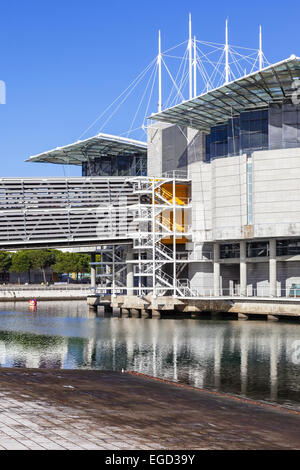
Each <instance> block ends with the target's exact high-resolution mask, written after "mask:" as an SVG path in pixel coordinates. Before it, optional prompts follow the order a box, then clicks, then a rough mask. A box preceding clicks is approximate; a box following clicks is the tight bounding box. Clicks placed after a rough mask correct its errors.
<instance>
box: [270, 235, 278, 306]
mask: <svg viewBox="0 0 300 470" xmlns="http://www.w3.org/2000/svg"><path fill="white" fill-rule="evenodd" d="M269 246H270V261H269V283H270V296H271V297H277V260H276V255H277V253H276V239H274V238H272V239H271V240H270V241H269Z"/></svg>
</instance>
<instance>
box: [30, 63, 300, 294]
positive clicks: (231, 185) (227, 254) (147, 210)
mask: <svg viewBox="0 0 300 470" xmlns="http://www.w3.org/2000/svg"><path fill="white" fill-rule="evenodd" d="M299 85H300V59H299V58H297V57H295V56H291V57H290V58H289V59H287V60H284V61H282V62H279V63H277V64H275V65H272V66H269V67H267V68H262V69H260V70H259V71H256V72H253V73H251V74H250V75H246V76H244V77H242V78H239V79H237V80H235V81H232V82H228V83H226V84H225V85H223V86H221V87H219V88H217V89H214V90H211V91H208V92H206V93H205V94H202V95H200V96H198V97H195V98H192V99H189V100H188V101H184V102H183V103H181V104H179V105H176V106H174V107H172V108H169V109H165V110H162V111H161V112H159V113H157V114H154V115H152V116H151V118H150V124H149V127H148V142H147V144H145V143H143V142H138V141H133V140H130V139H124V138H120V137H115V136H108V135H104V134H100V135H98V136H96V137H93V138H91V139H88V140H86V141H80V142H76V143H74V144H72V145H69V146H66V147H62V148H58V149H55V150H52V151H49V152H46V153H43V154H41V155H38V156H34V157H31V158H30V159H29V161H30V162H48V163H49V162H51V163H56V164H70V165H81V166H82V175H83V177H85V178H86V177H88V178H90V179H89V180H88V181H89V182H91V184H93V182H95V183H96V182H97V184H100V183H101V184H104V182H106V183H105V184H106V186H105V187H106V188H107V187H108V186H107V181H109V187H110V188H111V187H114V188H115V189H114V191H115V193H114V194H115V196H114V197H115V198H114V201H115V204H113V207H114V208H116V207H119V208H120V207H121V209H120V211H121V212H120V213H118V215H117V216H116V217H115V219H114V221H115V225H116V226H115V229H116V230H117V232H118V230H119V229H118V227H119V224H120V223H121V220H122V221H123V223H124V227H123V226H122V227H123V228H124V230H123V229H122V230H121V233H119V232H118V234H117V235H116V233H115V232H114V231H111V228H109V227H108V228H107V227H106V230H104V232H103V233H102V232H101V230H100V232H99V230H98V232H97V234H98V239H97V240H98V241H97V247H98V248H97V251H98V252H101V253H102V254H103V256H102V261H101V265H100V266H98V267H97V263H93V264H92V266H93V269H94V268H96V267H97V269H98V277H99V280H100V281H99V282H100V286H99V289H100V290H101V289H102V291H105V290H107V289H108V288H109V289H110V291H111V292H112V293H113V294H115V295H117V294H118V293H119V292H122V293H123V292H124V291H126V290H127V292H128V293H135V294H137V295H142V294H143V293H145V292H152V293H153V294H154V295H174V296H185V297H193V296H206V295H212V293H213V295H216V296H219V295H242V296H247V295H248V296H274V297H275V296H279V297H280V296H289V295H290V291H291V288H292V286H293V285H294V284H296V285H297V284H300V92H299V90H300V86H299ZM124 185H125V186H126V188H127V191H129V193H130V194H128V197H127V196H126V198H125V199H124V190H123V189H124ZM100 186H101V185H100ZM103 187H104V186H103ZM98 191H100V189H99V186H98ZM103 191H104V192H102V193H101V194H102V200H101V201H102V202H101V204H102V206H103V205H104V206H105V205H106V206H108V207H112V206H111V205H109V201H108V200H109V198H110V197H111V189H106V190H103ZM101 204H100V206H101ZM110 204H111V203H110ZM122 211H123V212H122ZM124 211H125V212H126V215H125V216H124ZM121 213H122V214H123V215H120V214H121ZM124 217H125V218H124ZM106 218H107V215H106ZM100 219H101V217H100ZM89 227H90V228H89ZM98 228H99V224H98ZM89 230H94V228H93V227H92V225H91V222H90V225H88V226H87V229H86V233H85V235H84V236H83V237H82V241H83V242H84V241H86V240H87V239H88V231H89ZM99 233H100V235H99ZM109 234H111V236H109ZM94 239H95V237H94ZM118 241H121V242H122V243H120V244H118ZM91 244H92V243H91ZM126 266H127V268H126ZM95 275H96V273H94V282H95Z"/></svg>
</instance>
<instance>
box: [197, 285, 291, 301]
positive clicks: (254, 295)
mask: <svg viewBox="0 0 300 470" xmlns="http://www.w3.org/2000/svg"><path fill="white" fill-rule="evenodd" d="M190 291H191V293H192V295H191V296H189V297H197V298H201V297H205V298H218V299H220V298H234V297H238V298H245V299H266V298H268V299H299V300H300V289H296V288H293V287H292V286H291V287H290V288H288V289H278V291H277V293H276V295H274V293H272V292H271V289H270V288H269V287H260V288H258V289H252V288H248V290H247V292H242V291H241V290H240V289H220V291H218V292H216V291H215V290H214V289H205V288H203V287H194V286H191V287H190Z"/></svg>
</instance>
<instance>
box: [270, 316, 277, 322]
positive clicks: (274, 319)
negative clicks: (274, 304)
mask: <svg viewBox="0 0 300 470" xmlns="http://www.w3.org/2000/svg"><path fill="white" fill-rule="evenodd" d="M268 321H274V322H277V321H279V317H276V316H274V315H268Z"/></svg>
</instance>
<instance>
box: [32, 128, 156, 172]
mask: <svg viewBox="0 0 300 470" xmlns="http://www.w3.org/2000/svg"><path fill="white" fill-rule="evenodd" d="M146 153H147V144H146V143H145V142H140V141H138V140H132V139H127V138H123V137H118V136H114V135H108V134H98V135H96V136H95V137H91V138H90V139H87V140H79V141H77V142H74V143H73V144H70V145H66V146H65V147H57V148H56V149H53V150H49V151H48V152H44V153H40V154H39V155H34V156H32V157H30V158H29V160H26V161H27V162H42V163H60V164H64V165H66V164H68V165H81V164H82V163H83V162H86V161H88V159H89V160H90V159H94V158H99V157H102V156H107V155H108V156H114V155H134V154H146Z"/></svg>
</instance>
